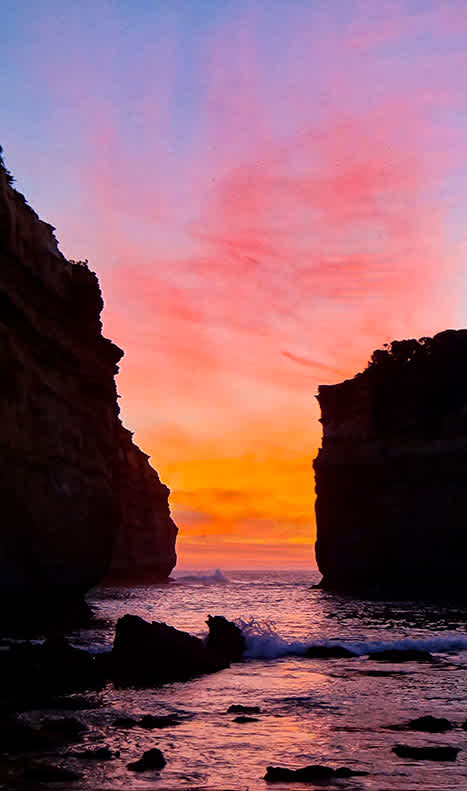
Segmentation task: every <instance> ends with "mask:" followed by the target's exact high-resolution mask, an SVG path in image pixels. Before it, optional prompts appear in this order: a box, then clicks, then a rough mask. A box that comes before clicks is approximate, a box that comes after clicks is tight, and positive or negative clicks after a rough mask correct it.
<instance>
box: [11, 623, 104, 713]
mask: <svg viewBox="0 0 467 791" xmlns="http://www.w3.org/2000/svg"><path fill="white" fill-rule="evenodd" d="M0 673H1V685H2V687H3V688H4V689H5V693H6V694H13V693H14V695H15V697H17V698H18V699H19V700H25V702H26V703H27V701H28V699H31V700H32V701H34V700H37V701H38V702H39V703H41V702H47V698H49V699H50V701H51V703H52V704H53V702H54V701H55V700H56V696H57V694H58V693H63V692H65V691H74V690H79V691H82V690H85V689H96V688H99V687H101V686H102V684H103V679H102V677H101V675H100V673H99V671H98V668H97V666H96V664H95V661H94V657H93V656H92V655H91V654H90V653H88V652H87V651H82V650H81V649H79V648H74V647H73V646H72V645H70V643H69V642H68V641H67V640H66V639H65V638H64V637H63V636H62V635H55V636H53V637H51V638H49V639H47V640H45V642H44V643H42V644H33V643H29V642H25V643H17V644H15V645H13V646H12V647H11V649H10V650H9V651H2V652H1V653H0Z"/></svg>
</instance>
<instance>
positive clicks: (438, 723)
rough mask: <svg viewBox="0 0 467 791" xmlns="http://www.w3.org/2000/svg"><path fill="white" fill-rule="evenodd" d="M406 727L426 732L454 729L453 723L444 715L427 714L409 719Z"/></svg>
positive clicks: (442, 731) (441, 731)
mask: <svg viewBox="0 0 467 791" xmlns="http://www.w3.org/2000/svg"><path fill="white" fill-rule="evenodd" d="M406 727H407V728H408V729H409V730H412V731H424V732H426V733H444V732H445V731H450V730H452V723H451V722H449V720H447V719H445V718H444V717H432V716H431V714H427V715H426V716H424V717H417V719H415V720H409V722H408V723H407V725H406Z"/></svg>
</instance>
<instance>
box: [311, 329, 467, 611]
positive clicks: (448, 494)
mask: <svg viewBox="0 0 467 791" xmlns="http://www.w3.org/2000/svg"><path fill="white" fill-rule="evenodd" d="M318 401H319V404H320V407H321V414H322V418H321V422H322V424H323V440H322V447H321V449H320V451H319V453H318V456H317V458H316V459H315V462H314V469H315V478H316V494H317V500H316V520H317V541H316V557H317V562H318V566H319V569H320V571H321V572H322V574H323V579H322V583H321V584H322V586H323V587H324V588H327V589H329V590H335V591H348V592H354V593H362V594H373V593H374V594H379V593H381V594H384V595H387V594H390V595H395V596H398V597H399V596H410V597H412V596H414V597H417V598H425V597H430V598H433V597H437V598H445V597H451V596H455V597H465V595H466V593H467V582H466V577H465V557H464V547H465V539H466V536H467V485H466V481H467V330H446V331H445V332H441V333H439V334H437V335H435V336H434V337H433V338H421V339H420V340H414V339H412V340H404V341H394V342H393V343H392V344H390V345H388V346H387V347H386V348H384V349H380V350H377V351H375V352H374V353H373V356H372V359H371V361H370V363H369V365H368V367H367V368H366V370H365V371H363V373H359V374H357V375H356V376H355V377H354V378H353V379H349V380H346V381H345V382H342V383H340V384H336V385H330V386H325V385H323V386H321V387H320V388H319V394H318Z"/></svg>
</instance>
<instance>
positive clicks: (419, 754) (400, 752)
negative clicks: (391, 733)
mask: <svg viewBox="0 0 467 791" xmlns="http://www.w3.org/2000/svg"><path fill="white" fill-rule="evenodd" d="M392 752H393V753H395V754H396V755H397V756H398V757H399V758H413V759H414V760H417V761H455V760H456V758H457V754H458V753H459V752H460V748H459V747H451V746H444V745H443V746H440V747H436V746H427V747H411V746H410V745H408V744H396V745H395V746H394V747H393V748H392Z"/></svg>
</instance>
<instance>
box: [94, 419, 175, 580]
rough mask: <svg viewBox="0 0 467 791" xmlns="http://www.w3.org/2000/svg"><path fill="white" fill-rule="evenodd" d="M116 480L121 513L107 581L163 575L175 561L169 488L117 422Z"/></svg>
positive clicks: (173, 526) (167, 573)
mask: <svg viewBox="0 0 467 791" xmlns="http://www.w3.org/2000/svg"><path fill="white" fill-rule="evenodd" d="M117 436H118V455H117V467H116V473H115V481H116V485H117V490H118V492H119V493H120V505H121V514H120V522H119V527H118V530H117V535H116V541H115V547H114V552H113V556H112V563H111V566H110V569H109V572H108V575H107V577H106V579H105V581H106V582H125V583H131V582H141V583H142V582H158V581H161V580H166V579H167V577H168V576H169V574H170V572H171V571H172V569H173V568H174V566H175V563H176V562H177V556H176V554H175V540H176V536H177V527H176V525H175V523H174V522H173V521H172V519H171V517H170V509H169V503H168V498H169V494H170V490H169V489H168V487H167V486H165V485H164V484H163V483H161V482H160V480H159V476H158V474H157V472H156V471H155V470H154V468H153V467H151V465H150V464H149V461H148V458H149V457H148V456H147V455H146V454H145V453H143V451H142V450H140V448H138V446H137V445H135V443H134V442H133V440H132V434H131V432H130V431H128V429H126V428H124V426H122V425H121V424H120V427H119V430H118V435H117Z"/></svg>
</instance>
